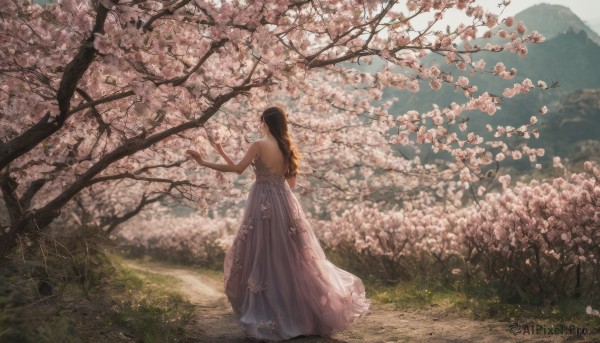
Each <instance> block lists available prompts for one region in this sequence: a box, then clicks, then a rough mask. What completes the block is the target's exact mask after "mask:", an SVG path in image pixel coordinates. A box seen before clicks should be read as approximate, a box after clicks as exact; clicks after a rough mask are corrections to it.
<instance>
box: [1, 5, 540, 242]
mask: <svg viewBox="0 0 600 343" xmlns="http://www.w3.org/2000/svg"><path fill="white" fill-rule="evenodd" d="M508 3H509V1H507V0H505V1H503V2H502V3H501V4H500V6H499V9H498V13H492V12H487V11H485V10H484V9H483V7H482V6H480V5H479V4H477V2H476V1H474V0H433V1H432V0H409V1H405V2H400V1H370V0H365V1H342V0H326V1H318V2H317V1H311V0H287V1H286V0H277V1H222V2H213V1H205V0H176V1H150V0H148V1H145V0H129V1H123V0H97V1H96V0H90V1H75V0H61V1H56V2H53V3H51V4H46V5H37V4H34V3H31V2H30V1H26V0H0V37H2V39H0V45H1V46H0V60H1V61H2V64H1V65H0V90H1V92H0V108H2V111H1V113H0V189H1V190H2V194H3V199H4V204H5V207H6V210H7V212H8V217H9V223H8V225H6V226H5V227H3V230H2V232H1V235H0V251H1V252H2V253H3V254H5V253H7V252H8V251H10V249H11V248H12V247H14V246H15V244H16V238H17V237H18V236H21V235H26V234H29V233H32V232H34V231H35V230H43V229H44V228H45V227H47V226H48V225H49V224H50V223H52V222H53V221H54V220H55V219H56V218H57V217H58V216H59V215H60V212H61V209H64V208H65V207H66V206H75V205H74V204H73V202H74V201H79V202H80V203H81V204H82V206H83V207H84V208H87V209H88V210H90V209H92V208H93V211H91V213H92V217H93V218H94V220H95V221H96V223H97V224H98V225H103V226H105V227H106V230H112V229H111V228H114V226H115V225H118V224H119V223H121V222H123V221H125V220H127V219H128V218H131V217H132V216H134V215H136V214H137V213H139V211H140V210H141V209H142V208H144V207H145V206H147V205H150V204H156V203H158V202H160V201H165V200H167V199H172V200H175V201H179V202H189V201H192V202H200V204H201V206H203V207H208V206H211V205H213V204H214V203H216V202H219V201H221V200H219V199H221V198H222V197H218V196H216V195H215V190H222V191H223V190H226V191H228V192H230V193H231V195H232V196H234V197H235V196H236V195H237V196H238V199H239V198H240V197H241V196H242V195H241V194H242V193H240V192H237V193H236V192H235V191H232V187H231V184H232V183H233V182H234V181H236V182H237V181H238V180H237V179H236V178H235V176H233V175H223V174H222V173H215V172H214V171H207V170H197V168H196V167H192V166H193V164H192V163H191V162H189V161H187V160H186V159H185V158H184V157H183V154H182V151H185V149H187V148H196V149H198V147H199V148H200V149H201V150H202V152H203V153H204V154H206V155H209V156H216V155H214V152H212V150H210V149H209V147H210V145H209V144H208V140H207V132H205V131H204V130H201V129H200V128H202V127H204V128H205V129H207V130H210V132H211V134H213V135H218V136H220V137H222V139H223V141H224V142H225V143H227V144H226V149H227V147H230V149H231V147H233V146H238V147H241V149H242V150H240V151H232V152H231V154H232V155H233V156H234V157H240V156H241V154H242V153H243V148H244V147H245V145H246V144H247V143H248V142H249V140H250V139H251V138H252V135H253V134H254V133H255V132H256V125H257V123H258V122H257V120H258V114H259V113H260V111H261V110H262V109H264V108H265V107H267V106H268V105H270V104H272V103H274V102H277V103H280V104H283V105H284V106H285V107H286V108H287V109H288V110H289V119H290V122H291V124H292V127H293V134H294V135H295V137H296V139H297V140H298V142H299V144H298V145H299V147H300V149H301V151H302V152H303V154H304V155H305V160H304V162H303V163H304V164H303V167H302V168H303V169H304V170H303V172H304V174H303V175H304V177H305V178H306V179H305V182H304V187H303V189H302V194H304V195H307V196H310V197H309V199H311V200H315V199H318V200H319V201H320V204H327V206H326V207H323V206H321V205H319V203H316V205H315V210H316V211H317V212H319V211H322V212H324V213H329V212H335V211H339V210H340V209H342V208H344V207H346V206H347V204H349V203H356V202H361V201H364V200H367V199H368V200H375V201H384V200H385V201H391V200H394V201H396V202H398V203H400V204H401V205H403V206H404V205H406V206H419V204H420V205H423V204H425V205H426V204H431V203H433V202H435V201H439V199H440V198H442V197H444V196H447V195H449V194H451V197H452V199H458V198H460V196H459V195H462V191H461V192H457V191H451V190H452V189H454V190H456V189H461V188H462V189H464V190H467V189H469V188H470V187H471V184H472V183H477V182H479V181H481V180H485V179H489V177H490V175H491V174H490V173H488V171H487V170H484V169H485V167H486V166H488V167H492V166H493V165H494V164H495V162H496V161H500V160H501V159H502V158H503V157H504V156H511V157H512V158H515V159H518V158H521V156H522V155H523V154H526V155H529V157H530V159H531V161H532V162H533V161H535V156H537V155H539V154H540V152H539V151H537V150H535V149H527V148H526V145H525V146H522V147H519V148H518V150H516V151H512V150H511V149H509V148H508V147H507V146H506V144H503V143H502V142H500V141H490V142H483V138H482V137H481V136H479V135H477V134H476V133H474V132H467V124H468V122H467V121H466V120H465V118H463V116H462V114H463V112H465V111H470V110H477V111H481V112H483V113H485V114H487V115H493V114H494V113H495V110H496V109H497V107H498V105H499V103H500V100H501V99H500V97H499V96H496V95H491V94H489V93H487V92H484V91H479V90H478V88H477V85H474V84H472V83H471V82H470V81H469V79H468V78H467V77H465V76H461V77H459V78H457V79H454V77H453V75H452V74H450V73H448V72H441V70H440V68H439V66H437V65H425V64H424V63H422V58H423V57H424V56H426V55H428V54H439V55H441V56H443V57H444V59H445V62H446V63H447V64H449V65H454V66H456V68H457V69H459V70H465V69H467V68H468V69H470V70H471V71H472V74H475V73H487V74H489V75H490V77H500V78H505V79H510V78H514V77H516V71H515V70H514V69H510V66H506V67H505V66H504V65H501V64H499V65H496V66H494V67H493V68H489V67H488V68H486V65H485V62H484V61H482V60H475V56H476V55H477V53H478V52H481V51H491V52H495V51H502V50H507V51H511V52H514V53H518V54H519V55H521V56H525V55H526V54H527V46H526V44H529V43H537V42H541V41H543V37H542V36H540V35H539V34H538V33H537V32H535V31H533V32H531V33H529V32H528V31H527V29H526V28H525V27H524V26H523V25H522V24H518V25H517V27H516V28H514V29H512V28H513V27H514V19H513V18H511V17H507V18H501V15H502V9H503V8H504V7H505V6H506V5H508ZM459 13H462V14H464V15H465V16H466V18H468V23H465V24H460V25H457V26H456V27H448V28H444V29H440V28H439V26H440V24H441V23H443V18H444V16H446V15H457V14H459ZM419 18H425V20H424V21H419V20H418V19H419ZM420 22H425V24H419V23H420ZM500 23H504V24H505V25H504V26H502V28H500V27H499V26H498V25H499V24H500ZM479 35H482V36H483V39H489V38H496V39H500V40H502V41H503V42H504V43H491V41H490V43H488V44H486V45H483V46H482V45H472V44H471V43H470V42H471V41H472V40H473V39H474V38H476V37H478V36H479ZM494 42H497V40H495V41H494ZM374 58H377V59H380V60H382V61H384V62H385V64H386V67H385V69H384V70H382V71H377V72H366V71H363V70H361V69H359V68H356V67H355V66H356V65H358V64H360V65H363V64H365V63H366V64H368V63H370V62H371V61H372V60H373V59H374ZM422 86H427V87H431V88H433V89H439V88H440V87H453V88H455V89H456V90H458V91H461V92H464V94H465V102H464V103H462V104H458V103H452V104H450V105H449V106H448V107H438V106H434V107H433V109H432V110H431V111H430V112H426V113H418V112H416V111H410V112H408V113H406V114H395V113H389V111H388V110H389V108H390V106H391V105H392V104H393V102H394V101H395V100H394V99H392V100H390V101H383V102H380V101H378V100H380V99H381V96H382V90H383V88H384V87H394V88H397V89H400V90H405V91H410V92H418V91H419V89H420V87H422ZM537 87H539V88H540V89H544V88H547V86H546V85H545V83H544V82H543V81H542V82H540V83H538V84H537ZM535 88H536V84H534V83H533V82H532V81H531V80H529V79H524V80H523V81H520V82H516V83H515V84H514V87H511V88H508V89H506V90H505V92H504V96H505V97H507V98H510V97H512V96H516V95H518V94H522V93H528V92H531V91H533V90H534V89H535ZM535 123H536V120H535V118H534V117H532V118H531V120H528V121H527V122H526V123H524V124H523V125H522V126H521V127H519V128H512V127H498V128H497V129H496V137H501V136H510V135H512V134H515V135H519V136H523V137H525V138H528V137H529V135H533V136H537V131H536V130H535V127H534V126H535ZM452 128H457V129H458V131H457V132H451V131H450V129H452ZM488 129H489V130H490V131H493V130H494V129H493V128H488ZM390 132H394V134H392V135H390V134H389V133H390ZM463 133H464V134H463ZM414 143H416V144H414ZM488 143H489V144H488ZM418 144H430V145H432V146H433V148H434V150H435V151H436V152H438V151H446V152H448V153H450V154H451V155H452V156H453V157H454V158H455V162H454V163H450V164H443V165H436V164H422V163H421V162H420V161H419V159H411V158H408V157H407V156H405V155H403V153H402V151H401V149H400V148H402V147H412V148H414V149H417V150H418ZM486 144H488V145H489V148H487V147H486ZM492 151H496V152H498V151H499V152H500V153H498V154H497V155H496V156H494V152H492ZM194 168H196V169H194ZM491 170H493V167H492V169H491ZM492 174H493V173H492ZM242 182H243V181H242ZM471 191H473V189H472V188H471ZM98 194H104V196H99V195H98ZM94 197H100V199H97V198H94ZM454 201H458V200H454Z"/></svg>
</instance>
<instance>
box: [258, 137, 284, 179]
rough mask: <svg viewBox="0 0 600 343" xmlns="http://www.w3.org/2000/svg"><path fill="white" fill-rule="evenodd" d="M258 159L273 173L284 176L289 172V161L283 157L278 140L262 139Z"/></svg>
mask: <svg viewBox="0 0 600 343" xmlns="http://www.w3.org/2000/svg"><path fill="white" fill-rule="evenodd" d="M258 142H260V144H259V152H258V158H260V159H261V160H262V162H263V163H264V164H265V165H266V166H267V168H269V170H271V172H273V173H276V174H279V175H284V174H285V172H286V171H287V164H288V161H286V160H285V158H284V157H283V153H282V152H281V150H280V149H279V145H277V141H276V140H274V139H273V140H271V139H267V138H263V139H260V140H259V141H258Z"/></svg>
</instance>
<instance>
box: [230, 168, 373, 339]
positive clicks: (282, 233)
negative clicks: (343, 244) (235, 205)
mask: <svg viewBox="0 0 600 343" xmlns="http://www.w3.org/2000/svg"><path fill="white" fill-rule="evenodd" d="M252 166H253V169H254V172H255V174H256V182H255V183H254V184H253V185H252V187H251V188H250V192H249V194H248V201H247V204H246V208H245V210H244V215H243V221H242V223H241V226H240V229H239V231H238V233H237V235H236V237H235V239H234V241H233V245H232V247H231V248H230V249H229V250H228V251H227V254H226V256H225V263H224V270H225V294H226V295H227V298H228V300H229V302H230V303H231V306H232V308H233V311H234V312H235V314H236V317H237V322H238V324H239V325H240V327H241V328H242V330H243V331H244V334H245V335H246V336H247V337H249V338H254V339H256V340H263V341H280V340H285V339H289V338H292V337H296V336H311V335H319V336H323V337H328V336H331V335H332V334H334V333H336V332H339V331H343V330H344V329H346V328H347V327H348V326H350V325H351V324H352V323H354V322H355V320H356V319H357V318H358V317H361V316H364V315H365V314H367V312H368V311H369V307H370V305H371V302H370V300H369V299H367V298H366V296H365V288H364V285H363V282H362V281H361V280H360V279H359V278H358V277H356V276H355V275H353V274H351V273H349V272H347V271H345V270H343V269H340V268H338V267H336V266H335V265H334V264H333V263H331V262H330V261H329V260H327V258H326V257H325V254H324V252H323V249H322V248H321V246H320V244H319V241H318V239H317V237H316V236H315V234H314V232H313V231H312V228H311V227H310V225H309V223H308V221H307V220H306V217H305V216H304V212H303V211H302V208H301V207H300V204H299V203H298V200H297V199H296V197H295V195H294V194H293V193H292V190H291V189H290V187H289V186H288V184H287V182H286V181H285V178H284V176H283V175H279V174H275V173H273V172H271V171H270V170H269V168H268V167H267V166H266V165H265V164H264V162H263V161H262V160H261V159H260V158H256V159H255V160H254V161H252Z"/></svg>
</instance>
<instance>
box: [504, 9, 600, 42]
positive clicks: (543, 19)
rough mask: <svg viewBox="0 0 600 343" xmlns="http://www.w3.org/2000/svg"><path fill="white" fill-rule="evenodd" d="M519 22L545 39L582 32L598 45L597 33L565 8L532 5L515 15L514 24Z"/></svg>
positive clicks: (599, 40)
mask: <svg viewBox="0 0 600 343" xmlns="http://www.w3.org/2000/svg"><path fill="white" fill-rule="evenodd" d="M519 21H522V22H523V24H524V25H525V26H526V27H527V28H528V29H529V30H530V31H533V30H536V31H538V32H539V33H541V34H542V35H544V36H545V37H546V38H547V39H548V38H553V37H556V36H558V35H559V34H561V33H564V32H566V31H568V30H570V29H571V30H573V31H575V32H579V31H581V30H583V31H585V33H586V34H587V36H588V37H589V38H590V39H591V40H592V41H594V42H596V44H599V45H600V36H599V35H598V33H597V32H596V31H594V30H592V29H590V28H589V27H588V25H586V24H585V23H584V22H583V21H582V20H581V19H579V17H578V16H577V15H576V14H575V13H573V12H572V11H571V10H570V9H569V8H568V7H565V6H561V5H549V4H538V5H534V6H531V7H529V8H527V9H525V10H523V11H521V12H519V13H518V14H517V15H515V22H516V23H518V22H519Z"/></svg>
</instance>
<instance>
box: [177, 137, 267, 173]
mask: <svg viewBox="0 0 600 343" xmlns="http://www.w3.org/2000/svg"><path fill="white" fill-rule="evenodd" d="M258 144H259V143H258V142H254V143H252V144H250V147H249V148H248V151H246V154H245V155H244V157H243V158H242V160H241V161H240V162H239V163H237V164H219V163H211V162H207V161H204V160H203V159H202V156H200V154H199V153H197V152H196V151H192V150H187V151H186V154H188V155H190V156H192V158H193V159H194V160H195V161H196V162H198V164H200V165H201V166H204V167H209V168H211V169H214V170H218V171H222V172H234V173H238V174H241V173H243V172H244V170H246V168H247V167H248V165H249V164H250V163H251V162H252V160H253V159H254V157H256V155H257V154H258V151H259V146H258ZM232 162H233V161H232Z"/></svg>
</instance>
